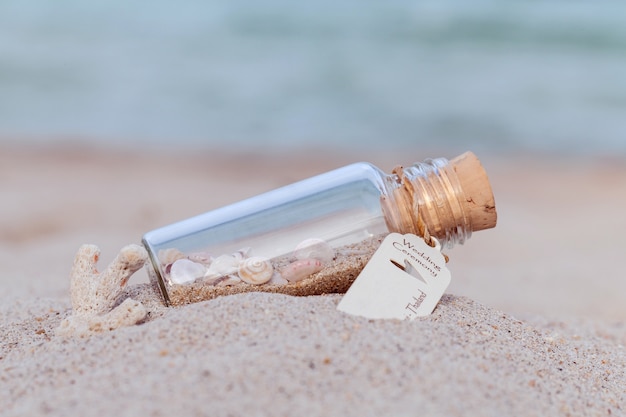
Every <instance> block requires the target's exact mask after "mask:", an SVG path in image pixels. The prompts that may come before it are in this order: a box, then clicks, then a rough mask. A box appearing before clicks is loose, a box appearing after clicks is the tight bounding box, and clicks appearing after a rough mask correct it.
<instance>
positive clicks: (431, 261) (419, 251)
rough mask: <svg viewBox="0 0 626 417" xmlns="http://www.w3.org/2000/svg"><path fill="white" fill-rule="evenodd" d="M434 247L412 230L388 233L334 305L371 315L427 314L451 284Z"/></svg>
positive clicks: (404, 316) (408, 316)
mask: <svg viewBox="0 0 626 417" xmlns="http://www.w3.org/2000/svg"><path fill="white" fill-rule="evenodd" d="M435 243H436V245H435V247H431V246H429V245H428V244H427V243H426V242H425V241H424V239H422V238H421V237H419V236H416V235H413V234H406V235H401V234H399V233H391V234H390V235H388V236H387V237H386V238H385V240H383V242H382V243H381V245H380V247H379V248H378V250H377V251H376V253H374V255H373V256H372V259H370V261H369V262H368V263H367V265H365V268H363V270H362V271H361V273H360V274H359V276H358V277H357V278H356V280H355V281H354V283H353V284H352V286H351V287H350V288H349V289H348V291H347V292H346V294H345V296H344V297H343V298H342V299H341V301H340V302H339V305H338V306H337V309H338V310H340V311H343V312H345V313H348V314H353V315H356V316H363V317H367V318H372V319H390V318H396V319H407V320H411V319H414V318H416V317H422V316H427V315H429V314H431V313H432V312H433V310H434V309H435V307H436V306H437V303H438V302H439V300H440V299H441V297H442V296H443V294H444V292H445V291H446V288H448V285H449V284H450V280H451V278H452V277H451V274H450V271H449V270H448V268H446V261H445V259H444V257H443V255H442V254H441V244H440V243H439V242H438V241H437V240H435Z"/></svg>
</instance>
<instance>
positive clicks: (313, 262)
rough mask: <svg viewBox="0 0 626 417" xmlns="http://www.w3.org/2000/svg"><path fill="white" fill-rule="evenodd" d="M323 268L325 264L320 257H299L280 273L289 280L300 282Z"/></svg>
mask: <svg viewBox="0 0 626 417" xmlns="http://www.w3.org/2000/svg"><path fill="white" fill-rule="evenodd" d="M322 269H324V265H323V264H322V261H320V260H319V259H313V258H308V259H299V260H297V261H295V262H292V263H290V264H289V265H287V266H286V267H285V268H284V269H283V270H282V271H280V275H282V277H283V278H284V279H286V280H287V281H289V282H298V281H302V280H303V279H305V278H306V277H308V276H310V275H312V274H315V273H316V272H320V271H321V270H322Z"/></svg>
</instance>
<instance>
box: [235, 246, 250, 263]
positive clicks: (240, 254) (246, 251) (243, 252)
mask: <svg viewBox="0 0 626 417" xmlns="http://www.w3.org/2000/svg"><path fill="white" fill-rule="evenodd" d="M251 250H252V248H250V247H245V248H241V249H239V250H238V251H237V252H235V253H233V256H234V257H235V259H237V260H239V261H243V260H244V259H246V258H247V257H248V255H250V251H251Z"/></svg>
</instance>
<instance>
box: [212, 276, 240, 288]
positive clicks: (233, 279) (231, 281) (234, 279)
mask: <svg viewBox="0 0 626 417" xmlns="http://www.w3.org/2000/svg"><path fill="white" fill-rule="evenodd" d="M237 284H241V279H240V278H239V277H238V276H236V275H229V276H228V277H226V279H222V280H220V281H219V282H218V283H217V284H215V285H216V286H218V287H229V286H231V285H237Z"/></svg>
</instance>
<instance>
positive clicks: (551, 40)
mask: <svg viewBox="0 0 626 417" xmlns="http://www.w3.org/2000/svg"><path fill="white" fill-rule="evenodd" d="M0 138H2V139H0V141H1V140H5V141H6V140H13V141H16V140H17V141H20V142H23V143H44V142H45V143H54V142H60V141H63V140H66V139H67V138H70V139H72V140H74V141H84V142H86V143H90V142H92V143H100V144H112V145H120V146H160V147H169V146H180V147H224V148H237V147H249V148H255V149H274V148H285V147H302V146H305V147H312V146H313V147H330V146H341V147H353V146H360V147H364V148H368V147H369V148H377V147H386V146H392V147H395V146H397V147H400V146H403V145H407V144H408V145H419V144H430V145H435V146H449V147H459V148H463V149H474V150H477V151H479V150H494V151H520V150H521V151H544V152H568V153H581V154H587V153H589V154H592V153H595V154H602V153H610V154H624V155H626V2H620V1H601V0H600V1H595V2H592V1H577V0H568V1H564V0H562V1H557V0H543V1H521V0H519V1H512V0H493V1H480V0H465V1H460V0H459V1H452V0H437V1H423V2H407V1H399V0H390V1H373V0H358V1H356V0H346V1H330V0H320V1H315V2H302V1H299V2H294V1H291V0H264V1H258V0H230V1H207V0H202V1H201V0H185V1H180V2H172V1H162V0H155V1H136V2H127V1H122V0H108V1H106V2H104V1H92V2H88V1H84V0H56V1H49V0H29V1H21V0H3V1H1V2H0Z"/></svg>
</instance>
